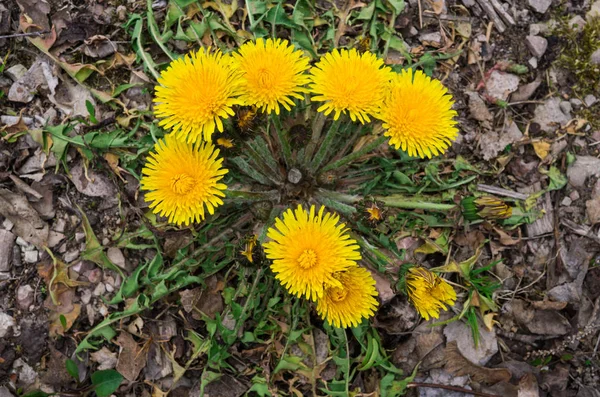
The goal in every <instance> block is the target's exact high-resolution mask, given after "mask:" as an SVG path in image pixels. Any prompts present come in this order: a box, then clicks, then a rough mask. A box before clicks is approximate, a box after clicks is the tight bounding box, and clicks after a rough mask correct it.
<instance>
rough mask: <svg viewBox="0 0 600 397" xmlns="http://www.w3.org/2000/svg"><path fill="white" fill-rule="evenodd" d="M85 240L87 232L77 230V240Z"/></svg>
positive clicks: (79, 241)
mask: <svg viewBox="0 0 600 397" xmlns="http://www.w3.org/2000/svg"><path fill="white" fill-rule="evenodd" d="M83 240H85V233H84V232H77V233H75V241H77V242H78V243H81V242H82V241H83Z"/></svg>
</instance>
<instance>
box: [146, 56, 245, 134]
mask: <svg viewBox="0 0 600 397" xmlns="http://www.w3.org/2000/svg"><path fill="white" fill-rule="evenodd" d="M158 83H159V84H160V85H159V86H157V87H156V96H155V98H154V102H155V103H156V105H155V106H154V113H155V114H156V116H157V117H158V118H161V119H162V120H161V121H160V122H159V125H161V126H163V127H165V128H171V129H172V130H173V133H174V134H175V135H176V136H177V137H178V138H179V139H180V140H182V141H187V142H192V143H193V142H196V141H198V140H202V139H204V140H205V141H210V138H211V135H212V134H213V132H214V131H215V130H218V131H220V132H222V131H223V121H222V119H226V118H228V117H229V116H233V114H234V113H233V110H232V106H233V105H235V104H238V103H239V101H238V100H237V99H236V96H237V95H238V86H239V75H238V73H237V72H236V71H235V70H234V69H233V68H232V67H231V58H230V57H229V56H224V55H223V54H221V52H220V51H218V50H216V51H214V52H210V50H205V49H200V50H198V51H196V52H192V53H191V54H188V55H186V56H185V57H183V58H179V59H176V60H174V61H173V62H171V64H170V65H169V67H168V68H167V69H166V70H164V71H163V72H162V73H161V76H160V78H159V79H158Z"/></svg>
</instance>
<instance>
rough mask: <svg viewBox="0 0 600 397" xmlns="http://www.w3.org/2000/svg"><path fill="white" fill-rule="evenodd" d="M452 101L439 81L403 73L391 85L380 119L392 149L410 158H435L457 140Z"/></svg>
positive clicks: (419, 72) (419, 74)
mask: <svg viewBox="0 0 600 397" xmlns="http://www.w3.org/2000/svg"><path fill="white" fill-rule="evenodd" d="M453 103H454V102H453V100H452V97H451V96H450V95H448V90H447V89H446V87H444V86H443V85H442V83H440V82H439V81H438V80H433V79H431V78H430V77H428V76H426V75H425V74H424V73H423V72H421V71H420V70H417V71H413V70H412V69H408V70H403V71H402V72H401V73H400V74H398V75H397V76H396V77H395V78H394V79H393V80H392V84H391V88H390V91H389V92H388V94H387V96H386V99H385V101H384V104H383V107H382V108H381V113H380V114H379V116H378V117H379V118H380V119H381V120H382V121H383V127H384V128H385V129H386V130H387V131H386V132H385V136H389V137H390V145H392V146H394V147H395V148H396V149H399V148H401V149H402V150H404V151H406V152H407V153H408V154H409V155H410V156H419V157H421V158H425V157H428V158H431V157H432V156H437V155H438V154H442V153H444V151H446V149H447V148H448V147H449V146H450V144H451V143H452V141H453V140H454V139H456V136H457V134H458V129H457V128H456V127H455V125H456V121H454V119H453V118H454V116H456V111H455V110H452V104H453Z"/></svg>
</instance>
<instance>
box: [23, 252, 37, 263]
mask: <svg viewBox="0 0 600 397" xmlns="http://www.w3.org/2000/svg"><path fill="white" fill-rule="evenodd" d="M23 260H24V261H25V262H27V263H37V261H38V252H37V251H35V250H34V251H25V255H24V257H23Z"/></svg>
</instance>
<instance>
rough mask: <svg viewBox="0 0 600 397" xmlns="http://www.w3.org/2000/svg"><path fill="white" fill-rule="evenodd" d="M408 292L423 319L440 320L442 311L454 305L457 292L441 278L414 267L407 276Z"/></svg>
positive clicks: (421, 268) (422, 268)
mask: <svg viewBox="0 0 600 397" xmlns="http://www.w3.org/2000/svg"><path fill="white" fill-rule="evenodd" d="M406 291H407V293H408V298H409V299H410V301H411V302H412V304H413V305H414V306H415V308H416V309H417V311H418V312H419V314H420V315H421V317H423V318H424V319H425V320H429V318H430V317H433V318H439V316H440V311H441V310H447V309H448V307H447V306H452V305H454V302H455V301H456V292H455V291H454V288H452V286H450V284H448V283H447V282H446V280H444V279H443V278H441V277H440V276H438V275H437V274H435V273H432V272H430V271H429V270H427V269H425V268H424V267H412V268H410V269H409V271H408V273H407V275H406Z"/></svg>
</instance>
